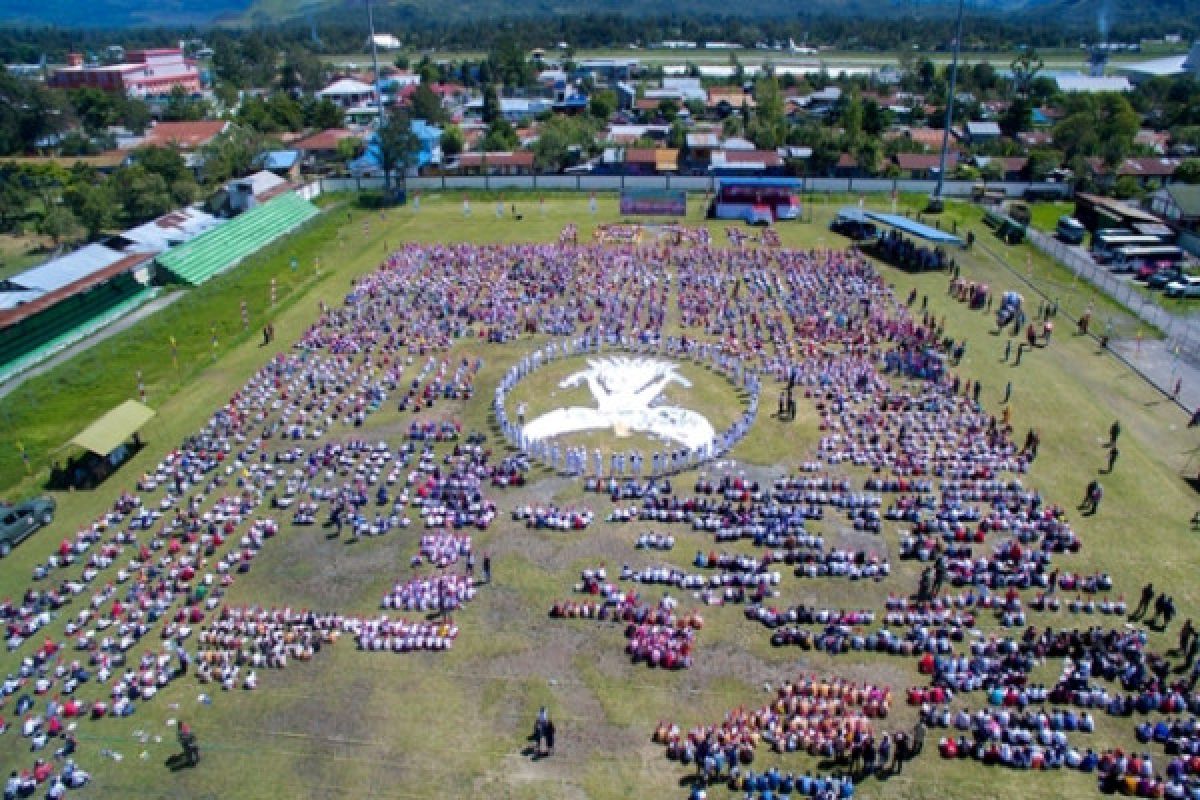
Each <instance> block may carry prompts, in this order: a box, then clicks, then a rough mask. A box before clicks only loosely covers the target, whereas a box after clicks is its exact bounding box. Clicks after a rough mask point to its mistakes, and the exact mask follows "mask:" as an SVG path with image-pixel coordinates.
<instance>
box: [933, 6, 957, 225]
mask: <svg viewBox="0 0 1200 800" xmlns="http://www.w3.org/2000/svg"><path fill="white" fill-rule="evenodd" d="M964 2H965V0H958V20H957V21H956V22H955V23H954V56H953V57H952V58H951V60H950V93H949V96H948V97H947V98H946V124H945V127H944V128H943V129H942V153H941V155H940V156H939V157H938V176H937V186H936V187H934V190H933V195H931V196H930V198H929V210H930V211H933V212H938V211H941V210H942V188H943V185H944V184H945V181H946V150H947V148H949V146H950V127H951V126H952V125H953V124H954V91H955V89H954V86H955V83H957V81H958V51H959V48H960V47H961V46H962V25H963V4H964Z"/></svg>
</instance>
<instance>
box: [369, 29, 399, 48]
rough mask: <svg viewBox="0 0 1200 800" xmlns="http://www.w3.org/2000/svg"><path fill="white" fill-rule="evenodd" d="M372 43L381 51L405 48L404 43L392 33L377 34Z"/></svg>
mask: <svg viewBox="0 0 1200 800" xmlns="http://www.w3.org/2000/svg"><path fill="white" fill-rule="evenodd" d="M372 42H373V43H374V44H375V46H376V47H378V48H379V49H380V50H399V49H400V48H401V47H404V43H403V42H401V41H400V40H399V39H397V38H396V37H395V36H393V35H392V34H390V33H377V34H375V35H374V36H373V37H372Z"/></svg>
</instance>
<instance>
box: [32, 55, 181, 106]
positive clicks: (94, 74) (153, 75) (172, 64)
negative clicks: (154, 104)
mask: <svg viewBox="0 0 1200 800" xmlns="http://www.w3.org/2000/svg"><path fill="white" fill-rule="evenodd" d="M47 84H48V85H49V86H51V87H53V88H55V89H85V88H87V89H100V90H102V91H105V92H121V93H122V94H127V95H129V96H131V97H165V96H167V95H169V94H170V93H171V91H172V90H173V89H175V88H176V87H179V88H181V89H183V90H184V91H185V92H187V93H188V94H195V93H196V92H199V91H200V88H201V86H200V70H198V69H197V68H196V64H195V62H194V61H188V60H187V59H185V58H184V57H183V51H182V50H180V49H179V48H178V47H163V48H159V49H157V50H133V51H130V53H129V55H128V61H126V62H124V63H122V64H107V65H104V66H84V63H83V56H82V55H80V54H79V53H71V54H70V55H68V56H67V66H66V67H62V68H60V69H56V70H54V73H53V74H52V75H51V76H50V79H49V80H48V81H47Z"/></svg>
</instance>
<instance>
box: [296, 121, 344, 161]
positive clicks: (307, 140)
mask: <svg viewBox="0 0 1200 800" xmlns="http://www.w3.org/2000/svg"><path fill="white" fill-rule="evenodd" d="M356 136H357V134H355V133H354V131H351V130H349V129H347V128H328V129H326V130H323V131H318V132H317V133H314V134H312V135H311V136H306V137H304V138H302V139H297V140H296V141H294V142H292V147H294V148H296V149H297V150H299V151H300V152H301V153H303V154H304V159H305V161H306V162H307V163H308V164H310V165H312V166H316V165H318V164H323V163H328V162H330V161H333V160H335V159H336V158H337V155H338V147H339V144H340V143H341V142H342V141H343V140H345V139H354V138H356Z"/></svg>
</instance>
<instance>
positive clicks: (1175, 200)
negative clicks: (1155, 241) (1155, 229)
mask: <svg viewBox="0 0 1200 800" xmlns="http://www.w3.org/2000/svg"><path fill="white" fill-rule="evenodd" d="M1150 210H1151V211H1153V212H1154V213H1155V214H1158V215H1159V216H1161V217H1162V218H1163V219H1165V220H1166V221H1167V224H1168V225H1170V226H1171V228H1172V229H1173V230H1174V231H1175V232H1176V234H1177V241H1178V242H1179V246H1180V247H1183V248H1184V249H1186V250H1187V251H1188V252H1190V253H1191V254H1192V255H1194V256H1200V185H1197V184H1187V183H1173V184H1171V185H1170V186H1166V187H1164V188H1162V189H1159V190H1158V191H1157V192H1155V193H1154V195H1153V196H1152V197H1151V198H1150Z"/></svg>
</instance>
